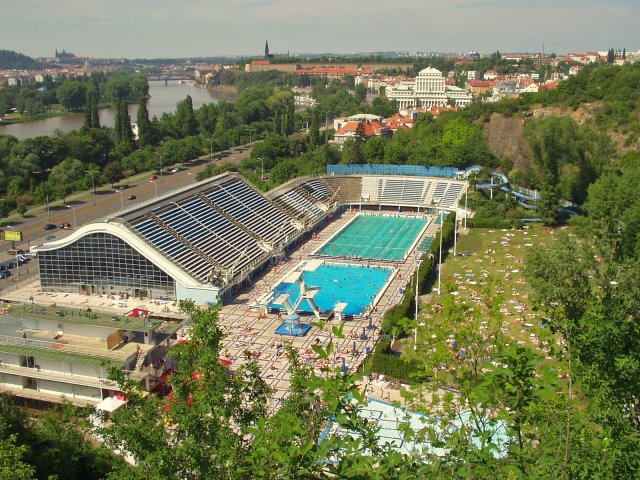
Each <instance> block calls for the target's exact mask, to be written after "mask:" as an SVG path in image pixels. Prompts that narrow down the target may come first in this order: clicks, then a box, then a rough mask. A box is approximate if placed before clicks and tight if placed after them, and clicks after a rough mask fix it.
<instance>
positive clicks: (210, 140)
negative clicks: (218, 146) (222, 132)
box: [209, 137, 213, 162]
mask: <svg viewBox="0 0 640 480" xmlns="http://www.w3.org/2000/svg"><path fill="white" fill-rule="evenodd" d="M209 161H210V162H211V161H213V137H211V138H210V139H209Z"/></svg>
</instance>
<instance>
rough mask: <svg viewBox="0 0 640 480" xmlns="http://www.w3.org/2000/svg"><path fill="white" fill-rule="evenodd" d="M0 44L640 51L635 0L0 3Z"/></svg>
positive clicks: (183, 52) (49, 51) (31, 47)
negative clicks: (266, 41)
mask: <svg viewBox="0 0 640 480" xmlns="http://www.w3.org/2000/svg"><path fill="white" fill-rule="evenodd" d="M0 12H1V13H0V49H6V50H15V51H17V52H20V53H23V54H25V55H29V56H32V57H52V56H53V55H54V53H55V49H56V48H57V49H58V50H62V49H65V50H66V51H68V52H73V53H75V54H76V55H78V56H87V57H110V58H120V57H123V58H159V57H169V58H176V57H198V56H203V57H204V56H207V57H208V56H223V55H228V56H232V55H260V54H262V53H263V52H264V42H265V40H268V41H269V47H270V50H271V52H272V53H286V52H287V51H289V52H291V54H294V53H326V52H331V53H360V52H375V51H419V52H427V51H437V52H470V51H477V52H480V53H491V52H495V51H496V50H499V51H501V52H530V53H533V52H540V51H542V49H543V45H544V51H545V52H546V53H551V52H555V53H567V52H584V51H592V50H595V51H604V50H607V49H609V48H611V47H613V48H616V49H618V48H619V49H622V48H626V49H627V50H628V51H637V50H639V49H640V36H638V35H637V26H638V25H640V1H638V0H604V1H603V0H598V1H592V0H487V1H478V0H394V1H390V0H366V1H356V0H81V1H79V0H55V1H51V0H20V1H13V2H12V1H10V0H0Z"/></svg>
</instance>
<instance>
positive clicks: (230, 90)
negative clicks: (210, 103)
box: [206, 85, 238, 95]
mask: <svg viewBox="0 0 640 480" xmlns="http://www.w3.org/2000/svg"><path fill="white" fill-rule="evenodd" d="M206 88H208V89H209V90H213V91H214V92H219V93H224V94H227V95H230V94H236V95H237V94H238V87H236V86H235V85H215V86H212V85H208V86H206Z"/></svg>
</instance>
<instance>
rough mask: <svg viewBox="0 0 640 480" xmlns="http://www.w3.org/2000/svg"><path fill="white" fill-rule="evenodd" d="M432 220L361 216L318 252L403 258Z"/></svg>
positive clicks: (347, 255)
mask: <svg viewBox="0 0 640 480" xmlns="http://www.w3.org/2000/svg"><path fill="white" fill-rule="evenodd" d="M428 223H429V221H428V220H427V219H426V218H421V217H390V216H386V215H359V216H357V217H355V219H353V220H352V221H351V222H349V224H348V225H347V226H345V227H344V228H343V229H342V230H340V232H338V234H337V235H335V236H334V237H333V238H331V239H330V240H329V241H328V242H327V243H325V244H324V245H323V246H322V247H320V249H319V250H318V251H317V252H316V253H317V254H318V255H329V256H332V257H339V256H344V257H359V258H372V259H378V260H392V261H397V260H403V259H404V258H405V256H406V255H407V253H408V251H409V249H410V248H411V245H413V243H414V242H415V241H416V240H417V238H418V236H419V235H420V234H421V233H422V231H423V230H424V229H425V227H426V226H427V224H428Z"/></svg>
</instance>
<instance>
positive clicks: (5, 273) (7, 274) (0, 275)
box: [0, 270, 11, 279]
mask: <svg viewBox="0 0 640 480" xmlns="http://www.w3.org/2000/svg"><path fill="white" fill-rule="evenodd" d="M10 276H11V272H10V271H9V270H3V271H2V272H0V279H1V278H9V277H10Z"/></svg>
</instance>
